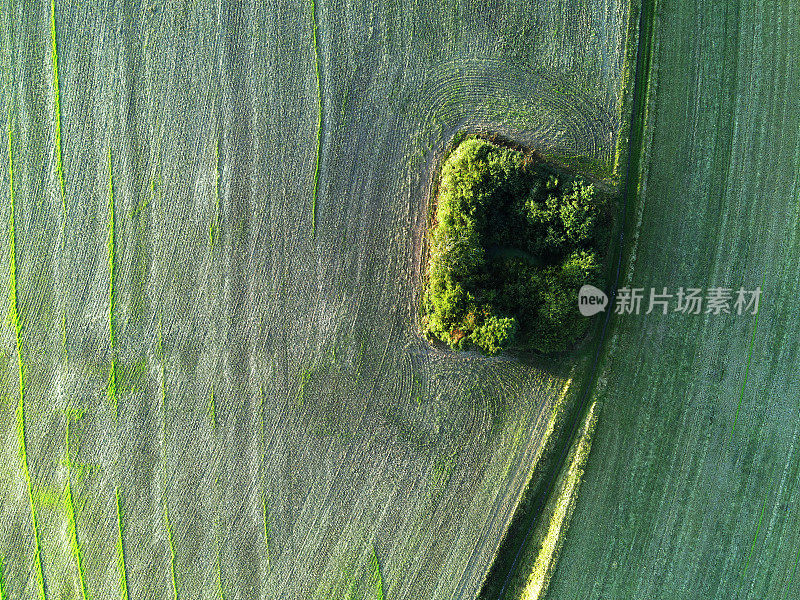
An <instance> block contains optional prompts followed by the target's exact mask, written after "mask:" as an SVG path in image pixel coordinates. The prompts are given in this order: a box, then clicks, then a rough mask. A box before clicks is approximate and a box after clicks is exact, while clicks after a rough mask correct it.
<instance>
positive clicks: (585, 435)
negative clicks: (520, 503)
mask: <svg viewBox="0 0 800 600" xmlns="http://www.w3.org/2000/svg"><path fill="white" fill-rule="evenodd" d="M596 406H597V403H596V402H595V403H593V404H592V406H591V407H590V408H589V411H588V412H587V414H586V417H585V419H584V421H583V425H582V426H581V430H580V433H579V437H578V440H577V441H576V443H575V444H573V446H572V449H571V450H570V456H569V458H568V459H567V463H568V467H567V470H566V471H565V472H563V473H562V474H561V475H560V476H559V481H558V482H557V483H556V486H555V493H554V494H553V495H552V496H551V497H550V498H549V500H548V502H547V505H546V506H545V508H544V512H543V515H542V517H543V518H542V519H540V521H539V526H538V527H537V529H538V530H539V531H537V532H536V533H535V534H534V535H533V536H531V537H530V538H529V539H528V540H527V542H526V544H525V548H524V550H523V553H522V559H521V561H520V568H519V574H520V576H519V577H517V578H516V580H512V582H511V584H510V585H509V587H508V588H507V590H506V593H505V597H506V598H513V599H520V600H536V599H538V598H543V597H544V593H545V591H546V590H547V585H548V584H549V582H550V577H551V576H552V573H553V568H554V567H555V564H556V560H557V558H558V554H559V552H560V550H561V546H562V545H563V542H564V535H563V534H564V533H565V532H566V530H567V528H568V526H569V521H570V518H571V516H572V511H573V510H574V508H575V501H576V500H577V497H578V490H579V488H580V484H581V478H582V476H583V469H584V467H585V466H586V461H587V459H588V458H589V450H590V449H591V443H592V433H593V431H594V426H595V424H596V423H597V415H596V413H595V408H596ZM525 574H527V575H525Z"/></svg>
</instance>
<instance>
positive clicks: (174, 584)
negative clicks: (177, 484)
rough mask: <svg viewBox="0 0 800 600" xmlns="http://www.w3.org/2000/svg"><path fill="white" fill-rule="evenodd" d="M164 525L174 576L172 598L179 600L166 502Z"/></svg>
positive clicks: (173, 544)
mask: <svg viewBox="0 0 800 600" xmlns="http://www.w3.org/2000/svg"><path fill="white" fill-rule="evenodd" d="M164 524H165V525H166V527H167V539H168V540H169V556H170V562H169V570H170V574H171V575H172V597H173V598H174V600H178V583H177V579H176V578H175V540H174V538H173V535H172V525H171V524H170V522H169V511H168V510H167V503H166V502H164Z"/></svg>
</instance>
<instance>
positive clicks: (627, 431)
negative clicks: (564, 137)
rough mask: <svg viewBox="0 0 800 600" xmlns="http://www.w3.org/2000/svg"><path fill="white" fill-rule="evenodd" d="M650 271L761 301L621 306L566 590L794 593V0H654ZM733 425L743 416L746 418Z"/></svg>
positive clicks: (646, 283)
mask: <svg viewBox="0 0 800 600" xmlns="http://www.w3.org/2000/svg"><path fill="white" fill-rule="evenodd" d="M658 4H659V9H658V13H657V14H658V17H657V19H656V29H655V33H656V37H655V44H654V46H653V53H652V62H651V69H650V70H651V76H652V78H653V82H654V84H653V90H654V93H653V94H652V96H651V99H650V101H649V103H648V105H647V123H646V128H645V144H644V148H645V153H644V158H643V161H642V173H643V181H642V186H641V195H640V198H639V202H638V203H637V206H636V218H637V221H638V226H637V230H636V232H635V235H634V236H633V239H632V240H631V242H632V248H633V249H634V251H633V252H632V255H631V257H632V258H631V265H630V268H629V270H628V271H627V272H626V273H625V281H626V282H630V285H633V286H636V287H644V288H649V287H650V286H653V287H656V288H658V289H660V288H661V287H662V286H668V287H669V288H671V289H672V290H677V289H678V287H680V286H684V287H687V286H697V287H700V286H702V287H711V286H723V287H728V288H732V289H733V290H734V291H735V290H736V289H737V288H739V286H743V287H744V288H745V289H751V290H752V289H755V288H756V287H757V286H761V288H762V297H761V303H760V306H759V312H758V319H757V320H756V318H755V315H752V314H744V315H738V314H736V311H732V313H733V314H729V315H728V314H722V315H714V314H705V315H698V316H696V317H692V316H688V315H680V314H673V315H667V316H658V317H653V316H652V315H651V316H645V315H641V316H638V317H636V316H633V315H632V316H627V317H619V318H618V320H617V323H616V327H615V330H614V335H613V336H612V339H611V340H610V348H611V350H610V352H609V353H608V358H607V360H606V362H605V364H604V369H603V375H602V378H603V379H604V380H605V385H604V386H603V389H602V390H600V391H599V392H598V394H597V397H598V398H599V399H600V400H602V401H604V402H605V406H604V408H603V412H602V418H601V419H600V421H599V424H598V428H597V430H596V432H595V438H594V443H593V448H592V454H591V456H590V458H589V462H588V465H587V468H586V473H585V476H584V482H583V486H582V490H581V494H580V498H579V501H578V505H577V508H576V511H575V514H574V516H573V521H572V526H571V528H570V530H569V532H568V534H567V537H566V543H565V546H564V548H563V551H562V554H561V558H560V561H559V564H558V567H557V570H556V573H555V576H554V578H553V580H552V582H551V587H550V594H551V596H552V597H554V598H561V597H569V598H572V597H579V598H587V599H595V598H596V599H599V598H608V597H647V598H677V597H680V598H704V599H706V598H719V599H723V598H725V599H728V598H737V599H742V600H743V599H747V598H753V599H755V598H792V597H796V596H797V594H798V581H797V578H796V577H795V572H796V568H797V548H798V545H800V537H799V535H800V534H798V531H800V528H798V517H800V512H799V511H798V503H797V498H798V491H799V490H800V466H799V465H800V463H798V454H799V453H800V441H799V440H798V437H797V432H798V428H800V412H798V406H797V402H796V398H797V397H798V396H799V395H800V390H798V385H797V381H796V377H795V376H794V373H795V372H796V371H797V368H798V366H799V365H800V358H798V354H797V353H798V344H797V331H796V329H797V319H796V314H797V310H798V308H800V306H798V291H799V290H800V280H799V279H798V274H797V268H798V264H800V250H799V249H800V246H798V213H800V205H798V200H797V199H798V197H800V196H799V194H800V176H798V173H800V134H798V132H800V112H798V106H800V98H798V95H797V90H796V86H795V85H793V84H792V83H791V82H794V81H796V80H797V78H798V76H800V70H799V69H800V67H798V64H799V63H798V57H800V35H798V31H797V28H796V27H795V26H794V24H795V23H797V22H798V19H800V12H798V7H797V6H794V5H789V4H786V3H781V2H770V1H761V2H756V3H743V2H734V3H728V4H725V5H719V6H710V5H709V6H691V7H690V6H687V5H684V4H681V3H676V2H672V1H671V0H659V3H658ZM734 424H735V426H734Z"/></svg>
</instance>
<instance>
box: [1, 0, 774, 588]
mask: <svg viewBox="0 0 800 600" xmlns="http://www.w3.org/2000/svg"><path fill="white" fill-rule="evenodd" d="M315 1H316V0H315ZM558 5H559V6H558V10H559V11H561V12H563V13H564V14H572V13H574V14H576V15H579V18H576V19H556V18H554V16H553V14H552V11H553V6H552V3H548V2H536V3H533V4H531V3H527V2H518V1H516V0H512V1H511V2H508V3H506V5H505V6H503V7H502V10H500V8H501V7H497V8H498V10H494V8H492V7H488V6H484V5H477V4H464V5H458V6H455V5H448V4H447V3H442V2H438V1H436V2H434V1H433V0H424V1H420V2H414V3H406V4H397V3H393V2H389V3H384V2H381V3H374V2H357V3H355V4H353V3H347V2H343V1H341V0H326V1H325V2H319V1H316V4H314V7H313V11H312V10H311V6H310V5H309V0H288V1H287V0H269V1H268V2H267V3H266V4H264V3H257V2H254V1H252V0H239V1H236V2H230V1H227V0H221V1H219V0H215V1H209V2H199V3H194V4H191V3H190V4H186V5H164V4H160V3H149V4H136V3H127V4H125V6H123V7H122V10H120V11H117V10H112V8H110V7H95V8H92V9H89V8H81V7H67V6H66V5H65V4H62V3H59V2H53V0H36V1H35V2H34V3H33V4H31V3H26V4H23V3H21V2H18V1H17V0H8V1H7V2H6V3H5V4H4V7H6V6H7V7H8V10H4V11H3V13H2V14H3V15H4V16H3V18H2V19H0V46H2V48H0V61H2V66H3V78H4V79H3V82H2V93H0V109H1V110H2V112H0V114H3V115H6V114H8V113H9V111H10V112H11V114H13V115H16V116H15V121H14V125H15V130H14V131H15V135H16V138H15V139H16V140H17V142H16V145H15V149H16V150H15V152H16V153H15V155H14V193H15V199H14V204H15V207H16V212H15V233H16V239H17V242H16V246H15V252H16V253H15V257H16V265H17V266H16V269H17V277H18V278H19V281H20V282H22V284H21V286H20V288H19V290H18V293H19V298H18V300H19V311H20V312H19V317H20V323H21V327H22V335H23V338H24V342H25V343H24V344H23V345H22V350H21V352H20V353H19V356H18V357H17V358H18V359H19V358H20V357H21V360H22V362H23V363H24V365H25V376H26V379H25V394H26V395H25V415H24V416H25V434H26V438H27V453H28V463H29V467H30V471H31V473H33V474H34V477H33V478H32V479H31V482H32V487H31V491H32V493H31V494H28V491H27V490H26V483H25V481H24V477H20V476H19V473H18V472H17V470H16V469H12V468H9V469H6V470H0V556H2V557H3V563H2V569H3V578H4V581H5V588H4V591H3V594H4V595H5V597H9V598H16V597H32V596H36V595H37V593H38V592H37V589H38V580H37V576H36V573H35V570H33V569H32V568H31V566H32V565H33V564H34V562H33V559H34V557H35V556H36V555H35V553H34V551H33V547H34V545H35V544H34V536H33V533H32V531H31V524H30V523H31V509H33V510H35V513H36V518H37V529H38V530H39V534H40V536H39V537H40V545H41V552H40V554H39V556H40V557H41V559H42V574H43V580H44V581H45V582H46V586H45V587H46V592H47V597H48V598H50V597H53V598H55V597H82V594H83V591H82V590H83V589H85V592H86V596H87V597H93V598H100V597H109V598H111V597H114V598H115V597H124V596H125V595H126V594H127V596H128V597H130V598H146V597H157V598H174V597H178V598H179V599H183V598H199V597H214V598H218V597H219V598H222V597H224V598H253V597H266V598H276V599H277V598H282V597H290V598H310V599H313V598H323V597H325V598H328V597H339V598H344V597H346V596H347V594H348V593H350V592H352V595H351V598H352V600H356V599H360V598H362V597H374V596H375V594H377V593H378V591H377V590H378V589H379V588H380V590H381V592H382V594H383V596H384V597H385V598H387V599H394V598H420V597H424V598H432V599H445V598H447V599H450V598H453V597H463V598H469V595H470V591H469V590H474V589H475V588H476V586H478V585H479V583H480V580H481V578H482V577H483V575H484V573H485V572H486V570H487V568H488V566H489V564H490V562H491V559H492V555H493V553H494V551H495V550H496V548H497V546H498V545H499V542H500V538H501V536H502V532H503V528H504V527H505V524H506V523H507V520H508V518H509V516H510V514H511V511H512V507H513V506H514V505H515V504H516V502H517V500H518V498H519V495H520V493H521V491H522V487H523V485H524V483H525V481H526V480H527V478H528V476H529V474H530V470H531V468H532V462H533V461H534V457H535V456H536V454H537V451H538V449H539V447H540V443H541V438H542V436H543V435H544V432H545V431H546V430H547V428H548V424H549V419H550V414H551V409H552V406H553V403H554V402H555V400H556V399H557V398H558V396H559V395H560V394H561V393H562V392H563V390H564V386H565V383H566V381H567V380H568V379H570V378H574V381H576V382H577V381H579V380H581V378H582V376H583V375H584V374H585V370H586V364H585V362H580V361H578V362H577V363H574V362H565V363H564V364H549V363H541V364H540V363H536V364H523V363H522V362H520V361H518V360H515V359H509V358H504V359H486V358H484V357H480V356H477V355H473V354H454V353H451V352H445V351H443V350H441V349H439V348H435V347H432V346H431V345H430V344H429V343H428V342H427V341H426V340H424V339H422V338H421V336H420V334H419V331H418V328H417V324H416V318H417V317H416V304H417V302H418V297H417V294H418V292H417V290H418V289H419V283H420V279H419V277H420V270H421V265H420V260H421V258H420V252H419V251H420V249H421V246H422V240H423V231H424V228H425V222H426V211H427V206H428V203H429V201H430V198H429V193H430V186H429V184H430V176H431V173H433V172H434V171H435V169H436V167H437V164H438V161H439V160H440V159H441V157H442V155H443V153H444V152H445V151H446V149H447V146H448V144H449V143H450V141H451V139H452V137H453V136H454V135H455V134H456V133H457V132H458V131H460V130H462V129H468V130H492V131H496V132H498V133H500V134H504V135H508V136H511V137H515V138H518V139H521V140H522V141H525V142H527V143H530V144H532V145H535V146H536V147H538V148H542V149H545V150H547V151H548V152H552V153H554V154H555V153H559V154H564V155H568V156H572V157H576V160H577V159H581V160H583V159H585V160H586V161H587V162H589V163H591V164H593V165H600V166H598V171H602V170H603V169H605V171H606V174H607V171H608V169H607V167H603V165H606V166H607V165H608V164H609V163H610V162H611V161H612V160H613V155H614V148H615V144H616V139H617V137H616V136H617V131H618V129H619V127H620V117H619V115H618V114H617V108H616V107H617V100H618V94H619V86H620V78H621V72H622V71H621V70H622V52H621V50H622V48H623V47H624V34H625V23H624V22H623V21H624V15H625V14H626V12H627V5H626V3H625V2H622V1H612V2H604V3H600V2H596V1H594V0H563V1H561V2H559V3H558ZM310 21H313V24H312V25H310ZM312 30H313V31H314V32H315V34H316V41H314V39H313V36H312V35H311V33H312ZM54 41H55V43H54ZM587 47H591V48H592V50H591V51H589V52H587V51H586V48H587ZM54 50H55V51H56V52H57V57H56V59H55V61H54V58H53V53H54ZM55 69H57V78H58V83H57V86H56V87H54V81H55V78H56V71H55ZM56 89H57V90H58V98H57V100H56V98H55V93H56ZM56 101H57V103H58V105H59V110H58V113H59V115H60V116H59V122H58V124H57V123H56V119H55V116H54V108H53V107H54V106H55V103H56ZM57 129H60V134H59V133H58V132H57ZM59 135H60V142H59V147H60V150H56V146H57V144H56V139H57V138H58V137H59ZM109 149H111V150H112V152H111V156H110V157H109ZM59 157H60V158H59ZM59 162H60V164H61V167H59V166H58V165H59ZM59 169H60V170H59ZM4 171H5V170H4ZM43 173H45V176H43ZM314 173H316V176H315V177H314V178H313V179H312V177H311V174H314ZM3 177H4V178H6V177H8V175H3ZM7 183H8V182H7V181H6V180H5V179H4V180H3V187H4V189H7ZM62 189H63V195H62ZM112 193H113V203H112V200H111V199H112V195H111V194H112ZM64 198H66V199H67V200H68V203H67V205H66V209H65V208H64V205H63V199H64ZM314 198H316V201H313V199H314ZM309 199H312V202H311V203H309ZM310 204H311V205H313V211H312V214H309V208H310ZM309 226H311V229H312V230H314V231H315V234H314V235H313V236H312V235H309ZM62 229H65V230H66V232H67V233H68V235H67V243H65V244H64V247H63V249H61V251H56V250H55V249H56V248H57V247H58V242H59V239H60V238H59V236H61V235H62ZM4 252H8V249H6V250H5V251H4ZM5 256H6V260H8V256H7V254H6V255H5ZM760 328H761V325H759V331H760V330H761V329H760ZM13 333H14V332H13V331H11V329H10V328H7V331H6V332H5V334H4V337H3V338H2V341H3V344H4V346H3V348H4V354H3V355H4V356H6V357H7V358H8V359H9V360H7V361H5V362H3V361H0V386H2V387H1V389H2V391H3V393H4V394H5V397H8V398H18V395H17V392H18V390H17V389H16V382H17V379H18V378H17V377H16V375H17V374H16V370H15V369H16V366H17V364H16V362H15V361H14V360H13V359H12V357H14V356H16V350H15V344H16V342H15V340H14V335H13ZM17 362H18V361H17ZM112 384H113V385H112ZM111 390H113V394H110V391H111ZM212 394H213V418H212V417H211V416H210V408H209V407H210V402H211V400H210V399H211V398H212ZM112 397H113V400H114V401H112V402H109V399H111V398H112ZM17 405H18V402H13V401H11V402H5V403H4V404H3V405H2V409H1V410H0V429H1V430H2V432H3V434H4V435H2V436H0V439H2V440H9V439H10V440H12V442H13V443H12V442H8V441H5V442H3V443H2V444H0V449H1V450H2V453H3V456H4V457H5V458H7V459H8V461H6V462H7V463H8V464H13V463H14V460H16V457H17V456H18V443H17V441H16V440H17V437H16V436H15V430H16V426H17V419H16V415H17V411H16V407H17ZM115 405H116V410H115ZM68 410H69V411H71V412H69V413H68V412H67V411H68ZM66 414H71V415H72V420H70V421H65V415H66ZM67 423H68V424H69V432H68V435H69V454H70V461H69V462H70V467H69V471H67V469H65V467H64V465H62V464H61V459H60V457H62V456H63V455H64V445H65V435H67V431H66V424H67ZM6 433H7V434H8V435H5V434H6ZM54 456H58V457H59V459H54V458H53V457H54ZM67 483H69V486H70V496H71V502H72V507H73V509H74V511H69V512H74V516H73V520H74V525H75V529H74V531H75V532H76V533H77V542H78V543H79V546H80V557H81V565H82V569H83V574H84V577H83V581H81V577H80V576H79V568H76V553H75V551H74V541H75V536H72V535H71V534H70V531H71V530H70V528H69V526H68V525H65V523H67V521H65V517H66V516H67V514H68V513H67V512H66V511H65V508H66V502H65V501H64V500H63V498H64V495H63V490H64V489H65V486H66V484H67ZM776 489H777V487H776ZM59 498H61V500H59ZM167 521H168V523H169V524H168V525H167ZM768 528H769V520H768V519H767V515H766V514H765V516H764V521H763V525H762V531H764V530H765V529H768ZM267 542H268V543H267ZM373 557H376V558H377V561H378V572H379V578H378V577H377V576H376V575H375V573H376V571H375V569H374V568H372V569H371V567H373V566H374V565H373V563H372V559H373ZM754 557H755V551H754ZM754 560H755V559H754ZM754 566H755V563H754ZM752 568H753V567H751V569H752ZM378 584H379V585H378ZM459 586H461V587H459ZM459 589H461V590H463V592H459Z"/></svg>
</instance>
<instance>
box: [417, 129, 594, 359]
mask: <svg viewBox="0 0 800 600" xmlns="http://www.w3.org/2000/svg"><path fill="white" fill-rule="evenodd" d="M606 204H607V203H606V201H605V200H604V199H603V198H602V196H601V195H600V194H599V193H597V191H596V190H595V187H594V185H592V184H587V183H586V182H585V181H584V180H583V179H582V178H581V177H579V176H574V175H571V174H567V173H563V172H561V171H558V170H556V169H555V167H554V166H553V165H549V164H546V163H544V162H543V161H540V160H537V159H536V158H535V157H534V156H533V155H532V154H531V153H526V152H523V151H521V150H516V149H512V148H508V147H504V146H500V145H497V144H495V143H492V142H490V141H487V140H485V139H482V138H479V137H468V138H467V139H466V140H465V141H463V142H461V143H460V144H459V145H458V147H457V148H456V149H455V150H454V151H453V152H452V153H451V154H450V156H449V157H448V158H447V160H446V161H445V163H444V165H443V167H442V174H441V179H440V182H439V190H438V203H437V206H436V213H435V219H434V223H433V226H432V227H431V230H430V262H429V265H428V285H427V287H426V290H425V294H424V298H423V312H424V315H423V326H424V329H425V331H426V333H427V334H428V335H430V336H432V337H435V338H438V339H440V340H442V341H444V342H447V343H448V344H449V345H450V346H451V347H453V348H458V349H467V348H470V347H477V348H479V349H481V350H482V351H484V352H486V353H488V354H496V353H497V352H499V351H501V350H503V349H504V348H508V347H515V348H519V349H522V350H535V351H538V352H557V351H564V350H568V349H569V348H570V347H571V346H572V345H574V343H575V342H576V340H578V339H579V338H580V337H581V336H582V335H583V334H584V333H585V332H586V329H587V327H588V324H589V320H588V319H587V318H585V317H582V316H581V315H580V313H579V312H578V309H577V296H578V290H579V289H580V287H581V286H582V285H584V284H586V283H591V284H594V285H599V283H600V276H601V273H600V263H601V253H602V249H604V248H605V247H606V241H607V233H606V232H607V231H608V225H609V216H608V213H609V211H608V210H607V207H606Z"/></svg>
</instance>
